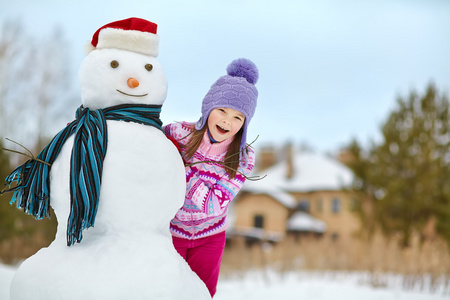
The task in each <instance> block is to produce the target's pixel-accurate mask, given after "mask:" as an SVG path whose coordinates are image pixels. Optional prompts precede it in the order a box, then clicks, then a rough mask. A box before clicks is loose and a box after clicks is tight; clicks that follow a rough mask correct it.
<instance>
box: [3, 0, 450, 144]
mask: <svg viewBox="0 0 450 300" xmlns="http://www.w3.org/2000/svg"><path fill="white" fill-rule="evenodd" d="M128 17H139V18H144V19H147V20H149V21H152V22H154V23H157V24H158V34H159V35H160V38H161V42H160V54H159V57H158V59H159V60H160V61H161V63H162V65H163V67H164V70H165V73H166V76H167V78H168V82H169V93H168V97H167V100H166V102H165V104H164V106H163V112H162V117H161V118H162V120H163V122H164V123H170V122H175V121H184V120H186V121H196V120H197V119H198V118H199V117H200V108H201V101H202V99H203V97H204V96H205V94H206V93H207V91H208V89H209V87H210V86H211V84H213V83H214V81H216V80H217V79H218V78H219V77H220V76H222V75H225V74H226V73H225V72H226V71H225V70H226V66H227V65H228V64H229V63H230V62H231V61H232V60H233V59H235V58H239V57H246V58H249V59H251V60H252V61H253V62H254V63H255V64H256V65H257V66H258V68H259V74H260V78H259V81H258V82H257V84H256V87H257V89H258V92H259V97H258V106H257V109H256V113H255V116H254V117H253V119H252V120H251V123H250V127H249V132H248V141H247V142H251V141H253V140H255V139H256V138H258V139H257V141H256V142H255V143H254V146H255V147H261V146H264V145H267V144H275V145H282V144H284V143H286V142H292V143H294V144H307V145H309V146H310V147H312V148H313V149H315V150H316V151H319V152H336V151H337V150H339V149H340V148H341V147H343V146H344V145H346V144H348V143H349V142H350V141H351V140H352V139H353V138H356V139H358V141H360V142H361V143H362V144H364V145H367V144H368V143H369V142H370V141H377V140H379V139H380V126H381V125H382V124H383V122H384V121H385V119H386V118H387V116H388V114H389V112H390V111H392V110H393V109H394V108H395V103H396V98H397V97H398V96H406V95H408V94H409V93H410V92H411V91H413V90H414V91H417V92H419V93H423V91H424V90H425V88H426V86H427V85H428V84H429V83H430V82H433V83H434V84H435V85H436V86H437V88H438V90H439V91H441V92H442V93H444V94H447V95H448V94H449V88H450V59H449V56H448V55H449V53H450V34H449V33H450V1H447V0H421V1H419V0H379V1H367V0H333V1H331V0H329V1H325V0H317V1H306V0H279V1H273V0H271V1H268V0H227V1H219V0H190V1H182V0H159V1H156V0H146V1H134V0H128V1H117V0H108V1H86V0H80V1H61V0H60V1H56V0H40V1H33V0H28V1H26V0H15V1H6V0H0V22H1V24H3V23H4V22H5V21H7V20H11V19H13V20H21V21H22V23H23V26H24V27H25V29H26V30H27V31H28V32H29V33H30V34H32V35H33V36H34V37H36V38H40V37H42V38H44V37H46V36H49V35H50V34H51V32H52V31H53V30H55V28H58V29H59V30H61V32H62V33H63V35H64V37H65V39H66V40H67V42H68V49H70V53H69V54H70V56H69V58H70V63H68V65H67V67H68V68H69V69H70V72H71V74H73V84H74V86H76V87H77V88H78V78H77V76H78V75H77V73H78V68H79V66H80V64H81V62H82V60H83V58H84V56H85V54H84V50H83V48H84V45H85V44H86V43H87V42H88V41H89V40H90V39H91V38H92V35H93V34H94V32H95V31H96V30H97V29H98V28H99V27H101V26H103V25H105V24H107V23H109V22H112V21H116V20H120V19H125V18H128ZM24 46H26V45H24ZM79 104H81V100H80V103H75V104H70V105H68V109H71V110H73V111H74V112H75V110H76V108H77V106H78V105H79ZM69 121H70V120H69ZM59 129H61V128H57V129H56V131H55V133H56V132H57V131H59Z"/></svg>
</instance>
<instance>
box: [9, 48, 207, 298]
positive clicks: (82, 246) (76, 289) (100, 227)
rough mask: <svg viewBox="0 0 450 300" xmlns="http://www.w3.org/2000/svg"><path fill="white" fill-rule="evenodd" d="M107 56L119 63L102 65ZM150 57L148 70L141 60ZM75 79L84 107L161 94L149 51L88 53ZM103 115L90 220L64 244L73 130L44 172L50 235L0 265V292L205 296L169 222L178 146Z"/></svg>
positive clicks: (157, 99) (180, 196)
mask: <svg viewBox="0 0 450 300" xmlns="http://www.w3.org/2000/svg"><path fill="white" fill-rule="evenodd" d="M113 60H117V61H118V62H119V64H120V68H111V67H110V66H111V61H113ZM149 63H151V64H152V65H153V70H152V71H151V72H149V71H148V70H147V69H146V68H145V65H146V64H149ZM129 78H134V79H136V80H139V82H140V84H139V86H138V87H131V86H129V85H128V84H127V80H128V79H129ZM80 82H81V90H82V103H83V106H84V107H86V108H90V109H98V108H105V107H109V106H114V105H119V104H124V103H127V104H153V105H160V104H162V103H163V102H164V101H165V98H166V94H167V81H166V78H165V75H164V72H163V70H162V67H161V65H160V64H159V63H158V62H157V60H156V58H154V57H149V56H145V55H142V54H139V53H136V52H132V51H126V50H119V49H102V50H94V51H92V52H90V53H89V54H88V56H87V57H86V59H85V61H84V62H83V64H82V66H81V68H80ZM106 123H107V133H108V140H107V143H108V144H107V152H106V156H105V158H104V161H103V174H102V178H101V191H100V200H99V205H98V209H97V214H96V218H95V224H94V226H93V227H91V228H88V229H86V230H84V231H83V239H82V241H81V242H80V243H75V244H74V245H72V246H70V247H68V246H67V245H66V230H67V222H68V221H67V220H68V216H69V213H70V160H71V155H72V148H73V136H72V137H70V138H69V139H68V140H67V141H66V142H65V144H64V145H63V147H62V149H61V152H60V153H59V155H58V157H57V158H56V160H55V161H54V163H53V164H52V168H51V171H50V190H51V195H50V205H51V206H52V207H53V209H54V212H55V215H56V218H57V221H58V227H57V233H56V236H55V240H54V241H53V242H52V243H51V244H50V245H49V246H48V247H47V248H42V249H40V250H39V251H38V252H37V253H36V254H34V255H33V256H31V257H29V258H28V259H26V260H25V261H24V262H23V263H22V264H21V265H20V267H19V268H18V270H17V271H16V272H15V274H14V277H11V275H12V272H11V270H7V269H6V268H3V270H4V274H3V276H4V277H5V279H4V280H2V282H3V283H2V284H4V285H6V286H8V285H9V282H10V283H11V285H10V286H11V289H10V295H9V296H8V295H6V296H5V297H1V299H9V298H11V300H29V299H34V300H79V299H85V300H94V299H95V300H97V299H111V300H114V299H130V300H132V299H194V298H195V299H198V300H205V299H211V297H210V294H209V292H208V290H207V288H206V286H205V284H204V283H203V282H202V281H201V280H200V278H199V277H198V276H197V275H196V274H195V273H194V272H193V271H192V270H191V269H190V268H189V266H188V264H187V263H186V262H185V261H184V259H183V258H182V257H181V256H180V255H179V254H178V253H177V252H176V250H175V248H174V247H173V244H172V237H171V234H170V231H169V223H170V220H171V219H172V218H173V216H174V215H175V214H176V212H177V210H178V209H179V208H180V207H181V206H182V205H183V200H184V194H185V190H186V184H185V179H186V176H185V170H184V165H183V162H182V160H181V157H180V155H179V153H178V151H177V149H176V148H175V146H174V145H173V143H172V142H171V141H170V140H169V139H167V138H166V136H165V135H164V133H163V132H162V131H161V130H159V129H158V128H155V127H153V126H146V125H142V124H137V123H133V122H121V121H114V120H107V121H106ZM80 153H81V152H80ZM80 155H81V154H80ZM79 159H80V158H79ZM87 177H88V176H85V178H87ZM92 184H94V183H92ZM5 289H6V290H7V288H5Z"/></svg>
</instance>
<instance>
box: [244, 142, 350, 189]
mask: <svg viewBox="0 0 450 300" xmlns="http://www.w3.org/2000/svg"><path fill="white" fill-rule="evenodd" d="M292 164H293V176H292V177H291V178H287V177H286V174H287V172H288V170H287V168H288V165H287V163H286V162H285V161H282V162H281V163H278V164H276V165H274V166H272V167H270V168H268V169H267V170H264V171H262V172H261V173H260V174H255V176H260V177H263V176H264V175H267V176H266V178H264V179H263V180H258V181H246V182H245V184H244V186H243V190H248V191H286V192H287V191H296V192H301V191H304V192H309V191H313V190H341V189H342V188H344V187H349V186H350V185H351V184H352V182H353V173H352V172H351V170H350V169H349V168H347V167H346V166H344V165H343V164H342V163H340V162H338V161H337V160H336V159H334V158H331V157H328V156H325V155H323V154H318V153H312V152H306V151H301V150H297V151H296V152H294V153H293V160H292Z"/></svg>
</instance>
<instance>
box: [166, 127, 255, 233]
mask: <svg viewBox="0 0 450 300" xmlns="http://www.w3.org/2000/svg"><path fill="white" fill-rule="evenodd" d="M193 125H194V124H193V123H186V122H183V123H172V124H168V125H166V126H164V132H165V134H166V135H167V136H169V137H171V138H173V139H175V140H176V141H177V142H178V143H179V144H180V146H183V145H186V144H187V142H188V139H189V137H188V138H186V139H183V138H184V137H185V136H187V135H188V134H189V133H190V132H191V131H192V128H193ZM231 142H232V139H228V140H225V141H223V142H220V143H214V144H212V143H211V142H210V140H209V137H208V134H207V133H206V132H205V135H204V136H203V140H202V143H201V144H200V147H199V148H198V150H197V152H196V153H195V154H194V156H193V157H192V158H191V159H190V160H189V161H187V162H186V160H185V159H184V154H185V153H184V151H183V150H181V151H182V152H181V155H182V156H183V160H184V161H185V163H186V164H189V163H193V162H198V161H217V162H219V161H223V160H224V158H225V155H226V152H227V150H228V146H229V145H230V143H231ZM181 148H182V149H183V147H181ZM248 151H249V153H248V165H247V166H246V167H245V168H244V167H243V166H242V164H240V166H239V168H238V171H239V172H241V173H243V174H245V175H246V176H248V174H249V173H250V172H251V171H252V169H253V166H254V163H255V154H254V152H253V150H252V149H250V147H248ZM244 181H245V177H244V176H242V175H241V174H239V173H237V174H236V177H235V178H233V179H230V178H229V177H228V175H227V174H226V172H225V168H224V167H223V166H222V165H221V164H218V163H198V164H195V165H192V166H190V167H186V195H185V199H184V205H183V207H181V208H180V209H179V210H178V212H177V214H176V215H175V217H174V218H173V219H172V221H171V222H170V231H171V233H172V235H173V236H176V237H180V238H185V239H198V238H203V237H207V236H211V235H213V234H216V233H219V232H223V231H225V229H226V228H227V226H228V219H227V210H228V204H229V203H230V201H231V200H233V198H234V197H235V196H236V194H237V193H238V192H239V190H240V189H241V187H242V185H243V184H244Z"/></svg>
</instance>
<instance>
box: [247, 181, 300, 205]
mask: <svg viewBox="0 0 450 300" xmlns="http://www.w3.org/2000/svg"><path fill="white" fill-rule="evenodd" d="M243 190H245V191H247V192H251V193H253V194H267V195H269V196H270V197H272V198H273V199H275V200H276V201H278V202H280V203H281V204H282V205H284V206H286V207H288V208H294V207H295V205H296V203H297V202H296V201H295V198H294V197H293V196H292V195H290V194H288V193H285V192H283V191H281V190H279V189H272V188H269V189H264V188H263V187H261V188H259V187H258V186H257V185H255V186H252V185H249V187H248V188H243Z"/></svg>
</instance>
